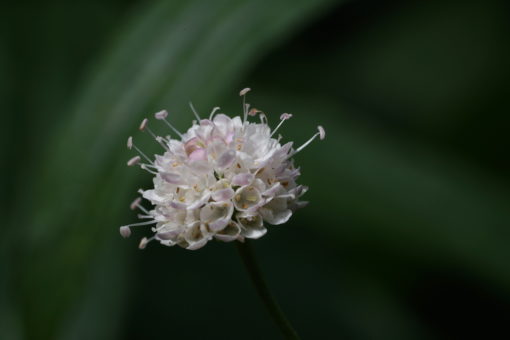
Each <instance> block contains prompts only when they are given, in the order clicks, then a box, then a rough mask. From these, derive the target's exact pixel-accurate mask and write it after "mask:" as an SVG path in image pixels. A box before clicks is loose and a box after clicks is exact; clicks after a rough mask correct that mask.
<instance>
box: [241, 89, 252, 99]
mask: <svg viewBox="0 0 510 340" xmlns="http://www.w3.org/2000/svg"><path fill="white" fill-rule="evenodd" d="M250 91H251V89H250V88H249V87H247V88H244V89H242V90H241V91H240V92H239V96H241V97H242V96H245V95H246V94H247V93H248V92H250Z"/></svg>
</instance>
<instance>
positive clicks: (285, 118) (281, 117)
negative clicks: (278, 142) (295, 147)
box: [269, 113, 292, 138]
mask: <svg viewBox="0 0 510 340" xmlns="http://www.w3.org/2000/svg"><path fill="white" fill-rule="evenodd" d="M291 118H292V114H291V113H282V115H281V116H280V119H281V121H280V123H279V124H278V125H277V126H276V129H274V130H273V132H271V135H270V136H269V138H271V137H273V135H274V134H275V133H276V131H278V129H279V128H280V126H282V124H283V122H284V121H286V120H287V119H291Z"/></svg>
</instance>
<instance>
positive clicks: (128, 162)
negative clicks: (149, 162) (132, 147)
mask: <svg viewBox="0 0 510 340" xmlns="http://www.w3.org/2000/svg"><path fill="white" fill-rule="evenodd" d="M140 159H141V158H140V156H135V157H133V158H131V159H130V160H129V161H127V165H128V166H133V165H136V164H138V162H140Z"/></svg>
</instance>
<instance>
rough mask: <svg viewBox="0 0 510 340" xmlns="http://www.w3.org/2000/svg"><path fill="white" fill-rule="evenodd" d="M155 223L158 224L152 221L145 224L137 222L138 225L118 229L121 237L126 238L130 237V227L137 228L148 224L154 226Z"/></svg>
mask: <svg viewBox="0 0 510 340" xmlns="http://www.w3.org/2000/svg"><path fill="white" fill-rule="evenodd" d="M155 223H158V221H155V220H152V221H147V222H139V223H133V224H128V225H123V226H121V227H120V228H119V233H120V235H121V236H122V237H124V238H127V237H129V236H130V235H131V227H137V226H143V225H149V224H155Z"/></svg>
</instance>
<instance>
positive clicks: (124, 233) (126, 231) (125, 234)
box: [119, 226, 131, 238]
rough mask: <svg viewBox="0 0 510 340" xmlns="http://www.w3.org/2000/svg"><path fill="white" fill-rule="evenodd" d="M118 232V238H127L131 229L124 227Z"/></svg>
mask: <svg viewBox="0 0 510 340" xmlns="http://www.w3.org/2000/svg"><path fill="white" fill-rule="evenodd" d="M119 232H120V236H122V237H124V238H128V237H129V236H131V229H129V227H126V226H123V227H120V228H119Z"/></svg>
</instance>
